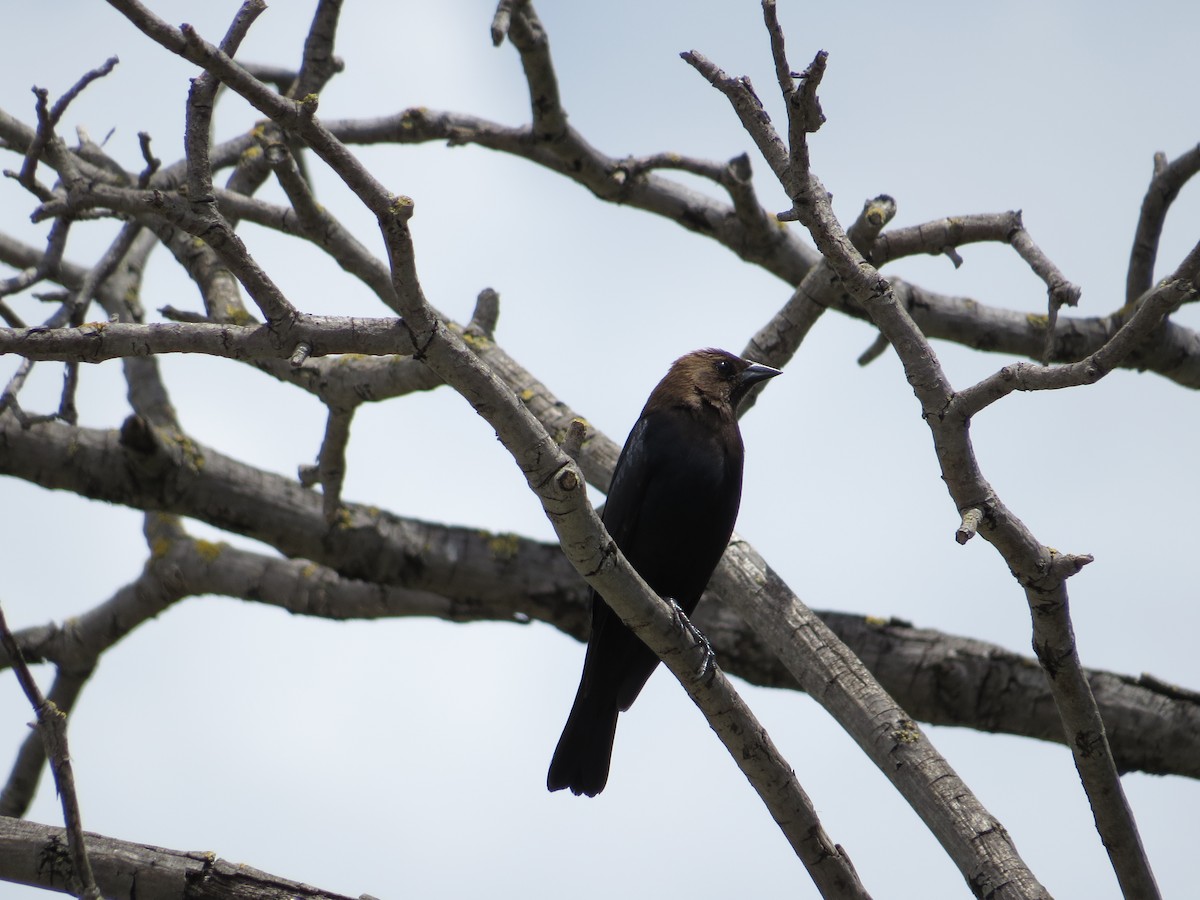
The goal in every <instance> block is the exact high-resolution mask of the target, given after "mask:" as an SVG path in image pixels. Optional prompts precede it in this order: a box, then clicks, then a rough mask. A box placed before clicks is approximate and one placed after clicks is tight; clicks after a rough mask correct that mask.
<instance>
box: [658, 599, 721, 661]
mask: <svg viewBox="0 0 1200 900" xmlns="http://www.w3.org/2000/svg"><path fill="white" fill-rule="evenodd" d="M663 599H664V600H666V601H667V602H668V603H669V604H671V618H672V619H674V620H675V624H676V625H677V626H678V627H680V628H682V629H683V630H684V631H686V632H687V633H688V634H689V635H690V636H691V638H692V640H693V641H695V642H696V646H697V647H699V648H700V649H702V650H703V651H704V658H703V659H702V660H700V665H699V667H698V668H697V669H696V678H698V679H699V678H703V677H704V676H705V675H708V674H709V673H711V672H712V671H713V670H714V667H715V666H716V664H717V654H715V653H713V648H712V644H710V643H709V642H708V638H706V637H705V636H704V632H702V631H701V630H700V629H699V628H697V627H696V626H695V625H693V624H692V620H691V619H689V618H688V617H687V613H685V612H684V611H683V607H681V606H680V605H679V604H678V603H676V602H675V598H674V597H663Z"/></svg>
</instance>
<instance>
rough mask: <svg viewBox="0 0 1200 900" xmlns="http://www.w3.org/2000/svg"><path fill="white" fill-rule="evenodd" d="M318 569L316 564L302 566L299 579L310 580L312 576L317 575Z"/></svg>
mask: <svg viewBox="0 0 1200 900" xmlns="http://www.w3.org/2000/svg"><path fill="white" fill-rule="evenodd" d="M319 568H320V567H319V566H318V565H317V564H316V563H306V564H305V565H304V568H302V569H301V570H300V577H301V578H312V577H313V576H314V575H316V574H317V571H318V569H319Z"/></svg>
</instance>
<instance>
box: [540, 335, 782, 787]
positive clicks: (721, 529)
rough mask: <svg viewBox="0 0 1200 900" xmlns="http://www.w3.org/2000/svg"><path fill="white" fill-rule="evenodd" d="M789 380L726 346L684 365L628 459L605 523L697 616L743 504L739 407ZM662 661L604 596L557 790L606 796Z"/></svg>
mask: <svg viewBox="0 0 1200 900" xmlns="http://www.w3.org/2000/svg"><path fill="white" fill-rule="evenodd" d="M778 374H779V370H778V369H772V368H771V367H769V366H763V365H758V364H756V363H751V362H748V361H747V360H744V359H741V358H739V357H737V356H734V355H733V354H732V353H727V352H725V351H723V350H697V351H695V352H694V353H689V354H687V355H686V356H683V357H681V358H679V359H677V360H676V361H675V362H674V363H673V364H672V366H671V369H670V371H669V372H667V375H666V377H664V378H663V380H662V381H660V382H659V383H658V386H657V387H655V389H654V390H653V392H651V394H650V398H649V400H647V401H646V406H645V408H644V409H643V410H642V414H641V416H640V417H639V418H638V420H637V423H636V424H635V425H634V426H633V430H632V431H631V432H630V433H629V437H628V439H627V440H626V441H625V447H624V449H623V450H622V451H621V456H620V458H619V459H618V460H617V467H616V470H615V471H614V472H613V479H612V484H611V485H610V487H609V491H608V502H607V504H606V505H605V507H604V516H603V518H604V525H605V527H606V528H607V529H608V532H609V534H610V535H612V538H613V540H614V541H615V542H616V544H617V546H618V547H620V548H621V552H622V553H624V554H625V556H626V558H627V559H628V560H629V562H630V564H632V565H633V567H634V568H635V569H637V571H638V574H639V575H641V576H642V578H643V579H644V580H645V581H646V583H647V584H648V585H649V586H650V587H651V588H653V589H654V591H655V593H657V594H658V595H659V596H660V597H663V598H670V599H671V600H674V601H675V603H676V604H678V606H679V607H680V609H682V610H683V612H684V613H686V614H687V615H689V616H690V615H691V614H692V612H693V611H694V610H695V608H696V604H697V603H699V602H700V595H701V594H702V593H703V592H704V588H705V586H706V585H707V584H708V579H709V578H710V577H711V576H712V573H713V570H714V569H715V568H716V567H717V563H718V562H719V561H720V559H721V554H722V553H723V552H724V551H725V546H726V544H728V543H729V536H730V535H731V534H732V533H733V523H734V520H735V519H736V518H737V511H738V504H739V503H740V501H741V496H742V459H743V449H742V435H741V432H740V431H739V429H738V424H737V415H736V412H737V406H738V403H739V402H740V401H741V399H742V398H743V397H744V396H745V395H746V392H747V391H749V389H750V388H751V387H752V386H753V385H754V384H756V383H758V382H760V381H763V380H764V379H767V378H771V377H773V376H775V375H778ZM658 662H659V660H658V657H657V656H655V655H654V653H653V651H651V650H650V648H648V647H647V646H646V645H645V644H643V643H642V642H641V641H640V640H639V639H638V638H637V636H636V635H634V634H633V632H632V631H630V630H629V629H628V628H627V627H626V626H625V624H624V623H623V622H622V621H621V620H620V619H619V618H618V617H617V616H616V614H615V613H613V612H612V611H611V610H610V609H609V607H608V605H607V604H606V603H605V602H604V601H603V599H602V598H600V597H599V596H598V595H597V594H596V593H595V592H593V593H592V631H591V637H590V639H589V640H588V648H587V655H586V656H585V658H584V663H583V677H582V678H581V679H580V682H579V690H578V692H577V693H576V694H575V703H574V705H573V706H572V708H571V714H570V716H569V717H568V718H567V724H566V727H565V728H564V729H563V733H562V737H561V738H560V739H559V741H558V747H557V748H556V749H555V751H554V758H553V760H552V761H551V763H550V771H549V773H548V775H547V776H546V786H547V787H548V788H549V789H550V790H552V791H557V790H561V789H562V788H570V789H571V791H572V792H573V793H575V794H587V795H588V796H589V797H594V796H595V795H596V794H598V793H600V791H602V790H603V789H604V785H605V783H606V782H607V781H608V768H609V760H610V758H611V756H612V745H613V736H614V734H615V733H616V727H617V715H618V713H620V712H622V711H624V710H626V709H628V708H629V707H630V705H632V703H633V701H634V700H635V699H637V695H638V693H639V692H640V691H641V690H642V687H643V686H644V685H645V683H646V680H647V679H648V678H649V677H650V675H651V673H652V672H653V671H654V669H655V667H656V666H657V665H658Z"/></svg>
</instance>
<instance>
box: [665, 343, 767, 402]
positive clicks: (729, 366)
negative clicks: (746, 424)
mask: <svg viewBox="0 0 1200 900" xmlns="http://www.w3.org/2000/svg"><path fill="white" fill-rule="evenodd" d="M778 374H780V373H779V370H778V369H773V368H771V367H770V366H764V365H761V364H759V363H754V362H750V361H749V360H747V359H742V358H741V357H740V356H734V355H733V354H732V353H729V352H728V351H725V350H715V349H712V348H709V349H707V350H695V351H693V352H691V353H688V354H686V355H685V356H681V357H680V358H679V359H677V360H675V362H674V363H672V364H671V369H670V371H669V372H667V375H666V377H665V378H664V379H663V380H662V382H661V383H660V384H659V386H658V387H657V388H656V389H655V391H654V395H661V396H662V400H663V401H666V400H671V399H673V400H675V401H676V402H679V401H682V402H683V403H685V404H687V405H699V404H707V405H710V406H712V407H715V408H716V409H718V410H728V411H729V412H730V413H733V412H736V411H737V407H738V404H739V403H740V402H741V401H742V398H743V397H745V396H746V393H747V392H748V391H749V390H750V388H752V387H753V386H754V385H756V384H758V382H760V381H765V380H766V379H768V378H774V377H775V376H776V375H778ZM653 399H654V397H653V396H652V397H651V400H653Z"/></svg>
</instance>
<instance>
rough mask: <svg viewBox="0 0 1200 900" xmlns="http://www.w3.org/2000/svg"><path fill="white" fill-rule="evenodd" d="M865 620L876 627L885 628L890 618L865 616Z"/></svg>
mask: <svg viewBox="0 0 1200 900" xmlns="http://www.w3.org/2000/svg"><path fill="white" fill-rule="evenodd" d="M863 621H864V622H866V623H867V624H868V625H873V626H875V627H876V628H883V627H884V626H885V625H887V623H888V620H887V619H885V618H883V617H882V616H863Z"/></svg>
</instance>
